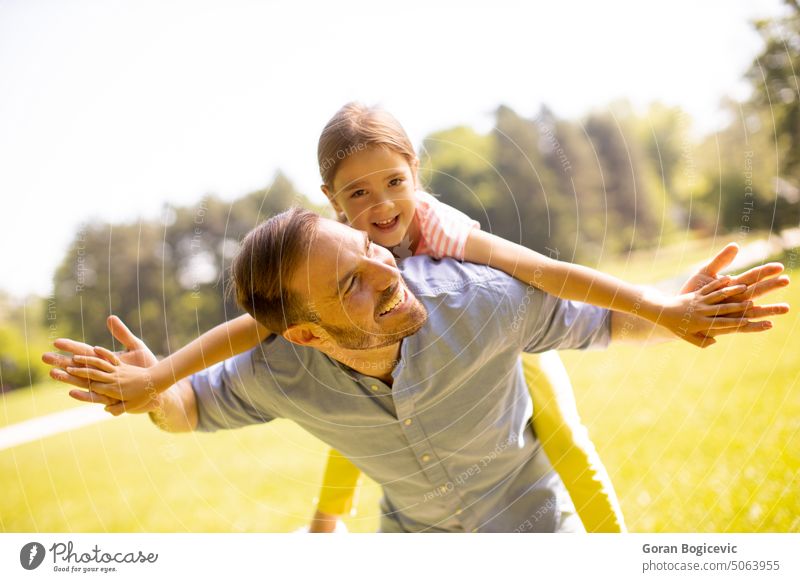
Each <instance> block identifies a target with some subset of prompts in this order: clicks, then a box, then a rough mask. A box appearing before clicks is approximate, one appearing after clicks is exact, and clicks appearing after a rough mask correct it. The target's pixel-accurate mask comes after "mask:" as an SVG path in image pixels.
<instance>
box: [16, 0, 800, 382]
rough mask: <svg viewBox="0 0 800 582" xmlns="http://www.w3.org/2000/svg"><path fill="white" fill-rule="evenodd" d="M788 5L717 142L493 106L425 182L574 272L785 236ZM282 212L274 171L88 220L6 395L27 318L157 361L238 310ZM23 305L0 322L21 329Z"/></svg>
mask: <svg viewBox="0 0 800 582" xmlns="http://www.w3.org/2000/svg"><path fill="white" fill-rule="evenodd" d="M786 6H787V10H786V14H785V15H784V16H782V17H781V18H775V19H771V20H764V21H758V22H755V23H754V27H755V29H756V30H757V31H758V32H759V34H760V35H761V36H762V38H763V40H764V48H763V50H762V51H761V53H760V54H759V55H758V56H757V57H756V58H755V59H754V61H753V63H752V66H751V67H750V69H749V70H748V71H747V74H746V76H745V79H746V81H747V82H748V83H749V84H750V86H751V94H750V96H749V97H748V98H747V99H744V100H742V101H733V100H727V101H725V102H724V103H723V104H722V107H723V111H724V112H726V114H727V116H728V122H727V124H726V125H725V126H724V127H722V128H721V129H720V130H719V131H717V132H714V133H712V134H709V135H706V136H704V137H702V136H698V135H697V132H696V131H695V130H694V128H693V123H692V119H691V118H690V116H689V115H688V114H687V113H686V112H684V111H682V110H681V109H680V108H677V107H668V106H666V105H663V104H659V103H656V104H653V105H652V106H651V107H650V108H649V109H648V110H647V111H643V112H636V111H634V109H633V108H632V107H631V106H630V104H628V103H626V102H624V101H621V102H616V103H612V104H610V105H609V106H608V107H606V108H604V109H601V110H596V111H593V112H591V113H590V114H588V115H586V116H585V117H584V118H582V119H575V120H569V119H560V118H558V117H557V116H556V115H555V113H554V112H553V111H552V110H550V109H549V108H548V107H546V106H543V107H542V108H541V109H540V110H539V112H538V113H537V114H536V115H535V116H534V117H532V118H526V117H523V116H521V115H519V114H518V113H517V112H515V111H514V110H512V109H511V108H509V107H507V106H504V105H501V106H500V107H498V108H497V109H496V111H495V113H494V126H493V128H492V130H491V131H489V132H487V133H479V132H477V131H475V130H474V129H472V128H469V127H464V126H461V127H454V128H450V129H445V130H442V131H437V132H434V133H432V134H430V135H429V136H427V138H426V139H425V140H424V142H423V144H422V151H421V156H420V157H421V159H422V168H421V176H422V181H423V185H424V187H425V188H427V189H428V190H429V191H430V192H432V193H433V194H435V195H436V196H439V197H440V198H441V199H442V201H444V202H446V203H448V204H451V205H452V206H454V207H456V208H458V209H460V210H462V211H463V212H465V213H466V214H468V215H469V216H471V217H473V218H475V219H476V220H479V221H480V222H481V225H482V228H484V229H485V230H489V231H491V232H494V233H495V234H497V235H499V236H502V237H503V238H506V239H508V240H512V241H515V242H518V243H520V244H523V245H525V246H527V247H529V248H532V249H535V250H537V251H539V252H541V253H543V254H546V255H549V256H553V257H558V258H560V259H563V260H568V261H575V262H583V263H586V264H594V263H596V261H597V260H600V259H605V258H607V257H613V256H617V255H618V256H627V255H628V253H630V252H631V251H635V250H648V249H659V248H662V247H664V246H665V245H668V244H670V243H671V242H673V241H678V242H679V241H680V240H682V239H685V238H687V235H689V236H690V237H692V238H697V237H704V236H718V235H719V234H720V233H726V234H727V236H728V237H730V236H731V234H736V235H738V236H740V237H746V236H747V235H749V233H750V232H751V231H754V230H757V231H759V232H766V231H772V232H779V231H781V230H783V229H784V228H787V227H797V226H798V224H800V93H799V92H798V89H799V86H800V85H799V83H800V82H799V81H798V77H797V74H796V71H798V70H800V9H799V8H798V4H797V1H796V0H787V2H786ZM293 204H300V205H303V206H306V207H311V208H313V205H312V204H311V203H310V202H309V201H308V200H307V199H306V198H304V197H303V196H301V195H300V194H298V193H297V192H296V191H295V189H294V187H293V186H292V184H291V183H290V182H289V181H288V180H287V179H286V178H285V177H284V176H283V175H281V174H280V173H279V174H278V175H276V177H275V179H274V181H273V183H272V184H271V185H270V186H269V187H267V188H265V189H263V190H260V191H257V192H253V193H252V194H249V195H247V196H245V197H243V198H241V199H239V200H237V201H235V202H233V203H226V202H223V201H221V200H219V199H218V198H215V197H214V196H207V197H205V198H204V199H203V200H201V201H200V202H199V203H198V204H197V205H195V206H193V207H187V208H172V207H165V208H164V211H163V215H162V217H161V220H150V221H139V222H134V223H129V224H113V225H111V224H100V223H91V224H86V225H85V226H84V227H83V228H82V229H80V231H79V232H78V233H77V234H76V236H75V239H74V240H73V242H72V244H71V246H70V248H69V250H68V252H67V253H66V255H65V257H64V260H63V262H62V263H61V266H60V267H59V268H58V270H57V272H56V274H55V278H54V295H53V297H52V298H50V299H48V300H47V302H46V305H45V304H42V305H40V306H39V307H37V308H34V307H33V303H30V304H29V309H30V310H31V311H30V313H29V314H28V318H29V321H28V322H27V323H28V327H23V326H22V322H21V321H15V322H13V323H12V322H11V320H10V319H9V318H8V317H6V318H5V319H3V320H0V375H1V376H2V377H1V378H0V381H1V383H2V385H3V386H4V387H5V388H6V389H7V388H9V387H14V386H19V385H25V384H27V383H28V382H30V381H35V380H36V379H37V378H40V377H41V370H40V368H39V367H38V355H35V357H34V358H33V359H32V358H31V357H30V355H29V352H30V351H31V350H30V349H27V348H26V341H27V342H28V344H27V345H28V346H30V345H31V344H30V338H28V337H26V334H27V333H28V331H26V332H25V333H22V334H21V333H20V330H23V329H25V330H29V328H30V327H31V326H30V321H34V320H35V321H38V322H40V323H43V324H44V326H41V325H40V326H39V327H40V328H41V329H44V330H48V329H49V332H48V331H46V332H42V331H41V329H40V330H39V332H38V333H39V335H40V336H41V335H42V334H43V333H47V334H48V335H52V333H53V332H54V330H57V334H58V336H70V337H74V338H77V339H81V340H84V341H86V342H89V343H107V342H108V341H109V334H108V333H107V331H106V328H105V319H106V317H107V316H108V315H109V314H110V313H115V314H117V315H119V316H120V317H122V318H123V319H124V320H125V321H126V322H128V324H129V325H130V326H131V327H132V328H133V329H134V330H135V331H136V333H138V334H140V335H141V336H142V337H143V338H144V339H145V341H146V342H147V343H148V344H149V345H150V346H151V347H152V348H153V349H154V350H155V351H156V352H158V353H161V354H168V353H170V352H171V351H174V350H175V349H177V348H178V347H180V346H181V345H184V344H185V343H186V342H187V341H189V340H191V339H192V338H194V337H196V336H198V335H199V334H201V333H203V332H204V331H206V330H208V329H210V328H211V327H213V326H214V325H216V324H218V323H221V322H223V321H225V320H226V319H228V318H230V317H233V316H236V315H238V314H239V313H240V311H239V310H238V308H236V306H235V305H234V304H233V303H232V302H231V301H229V300H227V299H226V297H225V282H226V278H225V273H226V269H227V268H228V266H229V264H230V260H231V258H232V257H233V255H234V253H235V252H236V249H237V245H238V242H239V240H241V238H242V236H243V235H244V234H245V233H246V232H247V231H249V230H250V229H251V228H253V227H254V226H255V225H256V224H258V222H260V221H261V220H263V219H265V218H267V217H269V216H272V215H274V214H276V213H278V212H280V211H282V210H284V209H285V208H287V207H289V206H291V205H293ZM316 210H320V211H327V209H322V208H319V207H317V208H316ZM742 242H746V240H743V241H742ZM19 309H20V307H19V306H17V307H15V308H14V309H10V310H8V309H4V310H3V311H4V312H5V311H8V312H9V313H12V312H13V313H16V314H17V315H16V316H17V319H19V317H18V316H19ZM33 313H38V315H36V316H34V319H33V320H30V315H31V314H33ZM32 333H33V335H36V333H37V332H32ZM37 349H38V348H37ZM31 362H33V363H31Z"/></svg>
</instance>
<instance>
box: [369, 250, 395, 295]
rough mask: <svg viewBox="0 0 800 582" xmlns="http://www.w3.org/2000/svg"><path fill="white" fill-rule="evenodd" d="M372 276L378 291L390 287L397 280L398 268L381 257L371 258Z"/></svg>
mask: <svg viewBox="0 0 800 582" xmlns="http://www.w3.org/2000/svg"><path fill="white" fill-rule="evenodd" d="M370 278H371V279H372V282H373V285H374V286H375V288H376V289H377V290H378V291H383V290H385V289H388V288H389V287H391V286H392V285H394V283H395V282H396V281H397V269H396V267H395V266H394V265H390V264H389V263H387V262H386V261H384V260H381V259H379V258H373V259H370Z"/></svg>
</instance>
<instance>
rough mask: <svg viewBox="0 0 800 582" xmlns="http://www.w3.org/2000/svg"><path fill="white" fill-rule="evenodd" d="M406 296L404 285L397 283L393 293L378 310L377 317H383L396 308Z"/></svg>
mask: <svg viewBox="0 0 800 582" xmlns="http://www.w3.org/2000/svg"><path fill="white" fill-rule="evenodd" d="M407 296H408V295H407V293H406V288H405V285H401V284H398V285H397V288H396V289H395V292H394V294H393V295H392V296H391V297H390V298H389V299H388V301H385V302H384V303H383V305H382V306H381V307H380V309H379V310H378V317H384V316H386V315H389V314H390V313H392V312H394V311H395V310H397V309H398V308H399V307H400V306H402V305H403V304H404V303H405V302H406V298H407Z"/></svg>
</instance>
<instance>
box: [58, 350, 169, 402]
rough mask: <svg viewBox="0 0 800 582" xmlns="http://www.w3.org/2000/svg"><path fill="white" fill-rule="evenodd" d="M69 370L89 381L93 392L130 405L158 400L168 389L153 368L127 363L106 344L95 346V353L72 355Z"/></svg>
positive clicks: (77, 376)
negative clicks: (155, 377) (157, 378)
mask: <svg viewBox="0 0 800 582" xmlns="http://www.w3.org/2000/svg"><path fill="white" fill-rule="evenodd" d="M66 372H67V373H68V374H71V375H72V376H75V377H76V378H84V379H85V380H89V382H90V386H91V389H92V391H93V392H96V393H98V394H102V395H103V396H107V397H109V398H113V399H116V400H123V401H127V402H128V403H129V404H132V403H133V402H136V403H139V404H142V403H143V402H145V401H149V400H152V399H155V398H156V397H157V396H158V394H159V392H161V391H163V390H164V389H165V388H167V387H165V386H160V385H158V384H157V383H156V382H155V381H154V379H153V375H152V373H151V368H142V367H140V366H135V365H130V364H126V363H124V362H122V361H121V360H120V359H119V357H117V355H116V354H115V353H113V352H111V351H109V350H107V349H106V348H103V347H95V348H94V355H74V356H72V365H71V366H68V367H67V368H66Z"/></svg>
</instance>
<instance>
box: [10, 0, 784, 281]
mask: <svg viewBox="0 0 800 582" xmlns="http://www.w3.org/2000/svg"><path fill="white" fill-rule="evenodd" d="M781 11H782V9H781V4H780V2H779V0H760V1H759V2H757V3H756V2H751V3H745V2H732V1H726V0H713V1H711V0H708V1H703V2H697V1H696V0H690V1H686V0H677V1H676V0H670V1H668V2H666V1H665V2H640V1H639V2H637V1H617V0H604V1H603V2H597V1H587V2H577V1H565V0H561V1H559V2H546V3H545V2H540V3H534V2H511V1H506V0H493V1H492V2H491V3H475V4H474V5H470V4H468V3H467V2H463V1H462V2H454V3H445V2H431V1H429V0H427V1H421V2H416V1H405V2H395V3H391V4H384V3H379V2H374V1H372V2H349V1H337V2H326V3H319V4H311V3H308V4H306V3H301V2H280V3H272V2H244V1H230V0H228V1H224V2H223V1H219V2H213V3H212V2H199V1H197V0H191V1H183V2H167V1H155V2H146V1H140V0H137V1H110V0H103V1H99V0H98V1H96V2H88V1H81V0H71V1H69V2H64V1H62V0H53V1H44V0H40V1H31V0H0V83H2V86H1V87H2V88H0V248H2V255H0V256H1V257H2V259H1V262H0V288H3V289H6V290H8V291H11V292H12V293H14V294H17V295H21V294H24V293H30V292H36V293H41V294H47V293H49V290H50V287H51V276H52V273H53V271H54V269H55V267H56V266H57V264H58V263H59V262H60V261H61V259H62V258H63V254H64V252H65V249H66V247H67V245H68V243H69V241H70V240H71V239H72V237H73V236H74V233H75V232H76V229H77V226H78V224H79V223H80V222H81V221H84V220H87V219H90V218H100V219H104V220H126V221H130V220H135V219H136V218H137V217H141V216H147V217H150V216H155V215H157V214H158V213H159V211H160V209H161V208H162V205H163V204H164V203H165V202H168V203H170V204H176V205H185V204H190V203H192V202H194V201H196V200H197V199H198V198H199V197H200V196H202V195H203V194H205V193H209V192H212V193H216V194H218V195H219V196H221V197H223V198H224V199H229V200H232V199H234V198H236V197H238V196H241V195H243V194H246V193H247V192H250V191H252V190H255V189H257V188H260V187H263V186H265V185H266V184H267V183H268V182H269V181H270V180H271V177H272V175H273V173H274V171H275V170H276V169H278V168H281V169H283V170H284V171H285V172H286V173H287V174H288V175H289V177H290V178H291V179H292V180H293V181H294V182H295V183H296V185H297V186H298V187H299V189H300V190H301V191H303V192H305V193H306V194H309V195H312V196H316V195H317V194H318V183H319V177H318V174H317V167H316V163H315V155H316V140H317V138H318V136H319V132H320V130H321V129H322V127H323V125H324V124H325V122H326V121H327V120H328V118H330V116H331V115H332V114H333V113H334V112H335V111H336V109H338V108H339V106H341V105H342V104H344V103H345V102H346V101H349V100H353V99H357V100H360V101H364V102H366V103H381V104H383V105H384V106H385V107H386V108H387V109H389V110H390V111H391V112H392V113H393V114H394V115H395V116H396V117H397V118H398V119H400V121H401V122H402V123H403V125H404V126H405V127H406V129H407V131H408V132H409V134H410V136H411V137H412V139H413V140H414V141H415V142H416V143H417V144H418V143H419V142H420V141H421V140H422V138H423V137H424V136H425V135H426V134H427V133H429V132H431V131H434V130H437V129H443V128H446V127H449V126H452V125H455V124H463V123H468V124H472V125H474V126H476V127H478V128H479V129H487V128H488V127H490V123H491V116H490V114H491V111H493V109H494V108H495V107H496V106H497V105H498V104H500V103H506V104H508V105H510V106H512V107H513V108H515V109H516V110H517V111H519V112H520V113H523V114H526V115H533V114H534V113H535V112H536V111H537V110H538V109H539V106H540V105H541V104H542V103H547V104H548V105H549V106H550V107H551V108H552V109H553V110H554V111H555V112H556V114H558V115H560V116H564V117H579V116H581V115H583V114H585V113H586V112H587V111H589V110H591V109H600V108H602V107H603V106H605V105H607V104H608V103H609V102H611V101H613V100H615V99H618V98H627V99H629V100H630V101H631V102H633V103H634V104H635V105H636V106H637V107H644V106H645V105H646V104H647V103H649V102H652V101H655V100H660V101H662V102H664V103H667V104H670V105H680V106H682V107H684V108H685V109H686V110H688V111H689V112H690V113H691V114H692V115H693V116H694V117H695V118H696V120H697V121H698V122H699V123H700V126H701V129H702V130H705V131H710V130H713V129H714V127H715V124H718V123H719V120H720V116H719V113H718V105H719V101H720V98H721V97H723V96H724V95H735V96H740V97H741V96H742V91H743V87H744V85H743V84H742V81H741V76H742V73H743V72H744V71H745V70H746V68H747V66H748V64H749V63H750V61H751V60H752V58H753V57H754V56H755V55H756V54H757V53H758V51H759V50H760V48H761V42H760V40H759V37H758V36H757V35H756V33H755V32H753V30H752V28H751V27H750V25H749V23H748V22H749V20H750V19H751V18H753V17H755V16H766V15H775V14H778V13H780V12H781ZM319 196H320V197H321V194H320V195H319ZM318 199H320V198H318Z"/></svg>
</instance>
